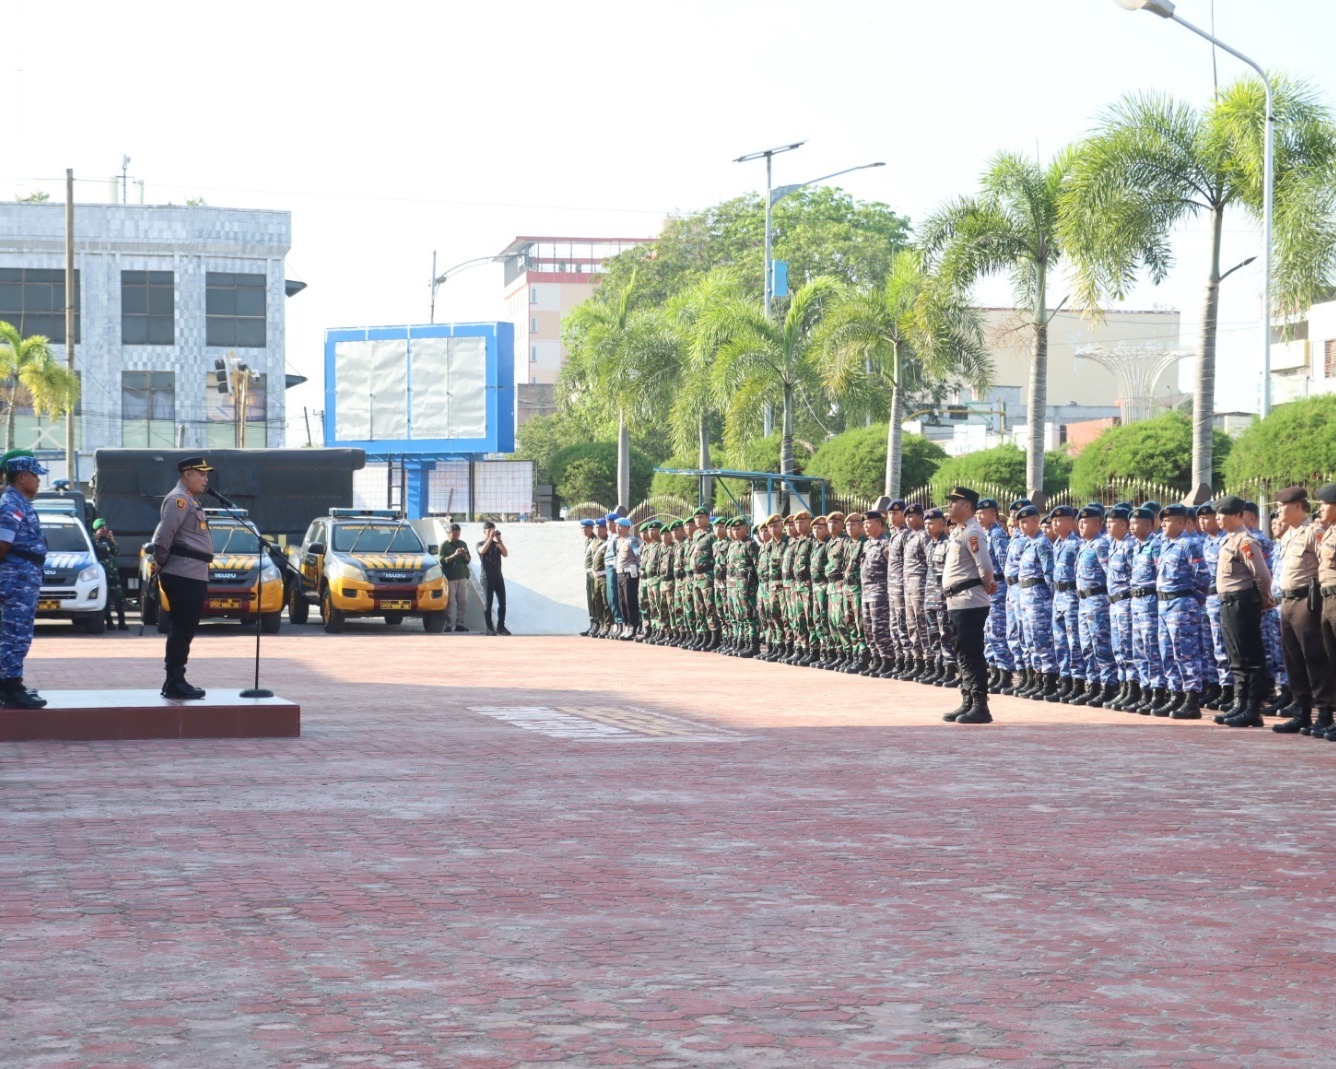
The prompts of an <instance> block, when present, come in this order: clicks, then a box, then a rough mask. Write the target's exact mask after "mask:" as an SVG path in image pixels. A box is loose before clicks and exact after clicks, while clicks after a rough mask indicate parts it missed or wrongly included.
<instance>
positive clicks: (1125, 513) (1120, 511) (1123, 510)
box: [1105, 505, 1132, 520]
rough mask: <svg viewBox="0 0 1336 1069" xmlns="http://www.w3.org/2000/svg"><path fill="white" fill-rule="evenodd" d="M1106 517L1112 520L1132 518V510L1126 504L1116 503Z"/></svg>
mask: <svg viewBox="0 0 1336 1069" xmlns="http://www.w3.org/2000/svg"><path fill="white" fill-rule="evenodd" d="M1105 518H1106V519H1110V520H1130V519H1131V518H1132V510H1131V509H1130V508H1127V507H1126V506H1124V505H1114V506H1113V508H1111V509H1109V512H1108V515H1107V516H1106V517H1105Z"/></svg>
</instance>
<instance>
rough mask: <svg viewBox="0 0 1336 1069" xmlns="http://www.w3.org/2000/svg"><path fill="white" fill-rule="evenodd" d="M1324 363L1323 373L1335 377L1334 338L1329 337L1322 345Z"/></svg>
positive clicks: (1335, 356)
mask: <svg viewBox="0 0 1336 1069" xmlns="http://www.w3.org/2000/svg"><path fill="white" fill-rule="evenodd" d="M1323 354H1324V360H1323V364H1324V365H1325V367H1324V369H1323V373H1324V374H1325V375H1326V376H1327V378H1329V379H1333V378H1336V338H1330V339H1328V340H1327V342H1326V343H1325V344H1324V346H1323Z"/></svg>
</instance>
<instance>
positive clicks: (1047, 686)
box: [1016, 505, 1058, 701]
mask: <svg viewBox="0 0 1336 1069" xmlns="http://www.w3.org/2000/svg"><path fill="white" fill-rule="evenodd" d="M1016 521H1017V522H1018V523H1019V524H1020V525H1021V534H1022V536H1023V537H1024V539H1025V542H1024V545H1023V546H1022V549H1021V556H1020V560H1019V561H1017V564H1016V578H1017V583H1018V585H1019V586H1020V588H1021V589H1020V597H1019V599H1018V601H1017V604H1018V606H1019V608H1020V614H1021V640H1022V643H1023V645H1024V647H1025V656H1026V668H1027V669H1028V672H1027V673H1026V678H1025V679H1024V680H1023V682H1022V685H1021V687H1020V688H1019V689H1018V690H1017V691H1016V694H1017V696H1018V697H1021V698H1032V699H1034V700H1039V699H1043V700H1045V701H1048V700H1049V699H1054V700H1056V696H1057V693H1058V661H1057V657H1056V655H1055V654H1054V651H1053V543H1052V542H1050V541H1049V539H1048V536H1047V535H1046V534H1044V533H1043V532H1042V531H1041V530H1040V526H1039V525H1040V518H1039V510H1038V509H1037V508H1035V506H1034V505H1025V506H1023V507H1022V508H1021V509H1020V511H1019V512H1017V513H1016Z"/></svg>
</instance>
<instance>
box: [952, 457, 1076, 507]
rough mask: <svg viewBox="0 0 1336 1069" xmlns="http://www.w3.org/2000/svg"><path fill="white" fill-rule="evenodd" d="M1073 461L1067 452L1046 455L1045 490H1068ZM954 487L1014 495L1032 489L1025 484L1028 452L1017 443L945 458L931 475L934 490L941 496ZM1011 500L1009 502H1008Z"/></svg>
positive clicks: (1047, 492) (1023, 493)
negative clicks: (970, 487) (985, 487)
mask: <svg viewBox="0 0 1336 1069" xmlns="http://www.w3.org/2000/svg"><path fill="white" fill-rule="evenodd" d="M1071 470H1072V461H1071V458H1070V457H1068V456H1067V454H1066V453H1061V452H1057V451H1050V452H1048V453H1046V454H1045V455H1044V488H1043V489H1044V493H1045V494H1047V495H1052V494H1057V493H1061V492H1062V491H1063V490H1065V489H1067V481H1068V478H1069V477H1070V475H1071ZM952 486H973V487H979V486H987V487H997V488H1000V489H1001V490H1003V491H1005V492H1006V493H1007V494H1009V495H1011V496H1013V497H1021V496H1024V495H1025V494H1027V493H1028V492H1029V491H1028V489H1027V486H1026V464H1025V451H1024V450H1023V449H1021V447H1020V446H1018V445H999V446H994V447H993V448H992V449H980V450H978V451H977V452H974V453H966V454H965V455H964V456H959V457H951V458H950V459H949V460H946V461H943V462H942V464H941V466H940V467H939V468H938V469H937V471H936V472H935V473H934V475H933V477H932V487H933V491H934V493H935V494H936V495H937V496H938V497H941V496H942V495H943V493H944V492H945V491H946V490H947V489H948V488H950V487H952ZM1009 503H1010V502H1008V504H1009Z"/></svg>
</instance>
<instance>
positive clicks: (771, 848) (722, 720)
mask: <svg viewBox="0 0 1336 1069" xmlns="http://www.w3.org/2000/svg"><path fill="white" fill-rule="evenodd" d="M266 642H267V649H268V651H269V652H270V657H271V659H270V660H269V662H268V667H267V670H266V673H265V679H266V680H267V681H268V682H269V683H270V684H271V685H273V686H275V687H276V689H278V690H279V692H280V693H282V694H284V695H287V696H290V697H295V698H297V699H299V700H300V701H301V703H302V705H303V707H304V735H303V737H302V738H301V739H296V740H250V741H225V742H214V741H197V742H149V743H142V742H141V743H23V744H9V745H5V746H3V747H0V788H2V789H3V799H4V804H3V807H0V842H2V843H3V848H0V1064H3V1065H4V1066H6V1067H9V1066H13V1067H15V1069H54V1067H57V1066H63V1067H69V1069H74V1067H78V1069H95V1067H118V1069H125V1067H131V1066H153V1067H155V1069H156V1067H162V1069H201V1067H207V1069H215V1067H244V1069H249V1067H269V1066H291V1067H294V1069H295V1067H317V1066H353V1067H356V1066H367V1067H382V1066H395V1067H402V1069H407V1067H411V1066H432V1067H451V1069H454V1067H460V1069H481V1067H509V1066H528V1065H539V1064H547V1063H560V1064H564V1065H569V1066H601V1065H607V1066H654V1067H678V1066H682V1067H694V1066H708V1067H713V1066H720V1067H744V1066H745V1067H751V1066H756V1067H763V1069H768V1067H775V1066H809V1065H810V1066H836V1065H859V1066H874V1067H881V1066H897V1065H918V1066H933V1067H943V1069H944V1067H959V1069H966V1067H991V1066H999V1065H1006V1066H1017V1067H1028V1069H1038V1067H1041V1066H1054V1067H1067V1066H1092V1067H1101V1066H1119V1067H1121V1066H1201V1067H1208V1066H1209V1067H1238V1066H1247V1067H1248V1069H1261V1067H1268V1066H1286V1065H1289V1066H1294V1065H1301V1066H1323V1065H1331V1064H1333V1060H1334V1059H1336V1056H1333V1054H1332V1050H1333V1049H1334V1048H1336V1025H1333V1024H1332V1022H1331V1021H1330V1020H1329V1018H1328V1017H1327V1010H1328V1009H1329V1008H1330V1006H1331V1001H1332V992H1333V988H1332V986H1331V985H1332V980H1333V978H1336V921H1333V919H1332V918H1333V917H1334V916H1336V913H1333V909H1332V904H1333V902H1332V873H1331V869H1332V866H1331V864H1330V860H1331V854H1332V845H1331V844H1332V837H1333V821H1332V817H1331V816H1330V811H1331V808H1332V807H1331V799H1332V792H1331V788H1330V784H1331V782H1332V773H1333V771H1334V770H1336V746H1333V745H1330V744H1326V743H1321V742H1310V741H1309V740H1306V739H1304V740H1296V739H1284V738H1281V737H1279V736H1275V735H1273V734H1272V733H1270V732H1260V731H1247V732H1243V731H1227V730H1225V729H1223V728H1216V727H1213V726H1212V725H1210V724H1209V722H1208V723H1206V724H1184V723H1170V722H1165V721H1152V720H1148V719H1146V718H1142V717H1134V716H1127V715H1126V714H1120V713H1105V712H1099V711H1093V712H1085V711H1081V710H1071V709H1066V708H1058V707H1054V706H1044V707H1040V706H1037V705H1035V704H1032V703H1028V702H1023V701H1019V700H1014V699H998V700H996V701H995V703H994V710H995V715H997V716H998V719H999V723H998V724H996V725H993V726H991V727H983V728H977V727H974V728H971V727H957V726H954V725H946V724H942V723H941V722H940V721H939V720H938V715H939V713H940V712H941V711H942V709H943V708H944V707H945V706H949V705H950V704H952V702H951V700H950V697H949V695H948V694H947V692H945V691H941V690H935V689H926V688H923V687H919V686H916V685H913V684H900V683H888V682H884V681H876V682H874V681H870V680H865V679H861V678H857V677H852V678H851V677H847V676H837V675H832V674H830V673H823V672H817V671H813V670H810V669H795V668H788V667H784V666H777V665H767V664H751V663H746V662H739V661H736V660H732V659H726V658H722V657H717V656H713V655H706V654H691V653H685V652H681V651H676V650H662V649H657V648H652V647H651V648H645V647H641V646H636V645H633V644H621V643H606V642H594V641H590V640H585V639H575V638H571V639H554V638H546V639H537V638H531V639H526V638H520V637H516V638H512V639H487V638H483V637H473V636H469V637H465V636H427V635H424V634H422V633H421V632H420V631H416V630H411V629H410V626H409V625H405V627H404V628H401V629H399V630H398V631H397V632H396V631H393V630H390V629H386V628H383V627H377V626H374V625H363V626H358V625H354V626H353V627H351V628H350V630H349V633H347V634H345V635H342V636H337V637H335V636H327V635H324V634H322V633H319V632H318V631H316V630H315V629H312V628H304V629H292V630H289V631H287V632H285V633H284V634H283V635H280V636H279V637H278V638H277V639H276V640H266ZM160 643H161V640H160V639H158V638H156V637H155V638H152V639H150V638H143V639H136V638H135V637H134V636H133V634H131V635H115V636H108V637H106V638H92V637H73V636H71V637H66V636H65V633H64V632H63V631H57V630H54V629H53V630H51V631H50V632H44V633H43V634H42V635H41V636H40V637H39V640H38V643H37V647H36V653H35V658H34V660H33V661H32V662H30V671H29V680H30V682H34V683H36V684H37V685H39V686H47V687H52V688H55V687H61V688H64V687H69V686H72V685H77V683H78V682H86V683H87V684H88V685H93V684H94V683H96V684H98V685H111V686H121V685H123V686H136V687H141V686H144V685H145V684H146V681H148V682H154V681H156V665H157V663H158V658H159V656H160V652H161V645H160ZM251 649H252V644H251V642H250V640H248V639H246V638H243V637H239V636H237V635H236V633H235V632H234V631H230V630H228V631H219V632H216V633H210V634H208V635H207V636H205V637H202V638H201V639H200V640H199V641H198V643H197V652H198V656H197V658H196V667H195V668H194V670H193V671H192V678H194V680H195V681H196V682H197V683H200V684H201V685H204V686H207V687H212V688H220V687H223V686H229V685H230V686H232V687H239V686H245V685H247V682H248V673H249V668H250V662H249V656H250V652H251ZM585 714H589V715H585ZM0 715H14V714H0Z"/></svg>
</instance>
